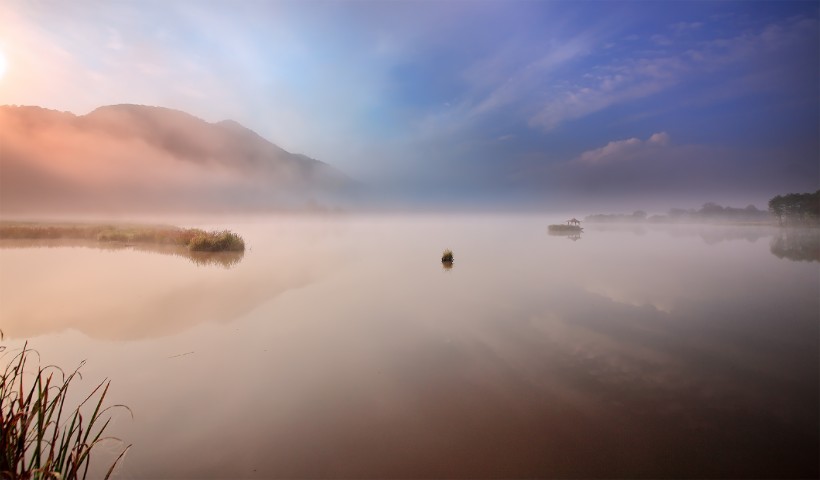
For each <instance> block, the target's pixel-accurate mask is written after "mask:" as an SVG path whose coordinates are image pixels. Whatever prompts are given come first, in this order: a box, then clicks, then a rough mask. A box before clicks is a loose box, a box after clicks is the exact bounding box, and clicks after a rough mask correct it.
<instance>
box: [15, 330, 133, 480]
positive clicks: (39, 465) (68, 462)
mask: <svg viewBox="0 0 820 480" xmlns="http://www.w3.org/2000/svg"><path fill="white" fill-rule="evenodd" d="M0 336H2V332H0ZM0 359H3V360H5V366H4V367H3V370H2V373H0V478H2V479H27V480H28V479H32V480H40V479H43V480H45V479H66V480H76V479H85V478H86V477H87V476H88V473H89V467H90V465H91V453H92V451H95V449H96V447H97V446H99V445H100V444H102V443H103V442H116V443H118V444H119V445H122V442H121V441H120V440H118V439H115V438H112V437H107V436H105V431H106V429H107V427H108V425H109V423H110V422H111V413H112V409H114V408H120V409H125V410H128V408H127V407H125V406H122V405H111V406H107V405H106V403H105V398H106V395H107V394H108V388H109V384H110V383H109V381H107V380H106V381H103V382H101V383H99V384H98V385H97V386H96V387H95V388H94V389H93V390H92V391H91V393H89V394H88V395H87V396H84V397H83V398H84V400H83V401H82V402H80V404H79V405H77V406H76V407H72V406H70V405H71V400H70V398H72V397H70V396H69V387H70V386H71V385H72V384H74V383H76V381H77V380H79V379H80V378H81V375H80V367H82V364H81V365H80V367H78V368H77V369H75V370H73V371H71V372H70V373H66V372H64V371H63V370H61V369H60V368H58V367H55V366H53V365H49V366H46V367H43V366H41V365H39V361H38V360H39V356H38V355H37V353H36V352H35V351H33V350H31V349H29V348H28V344H27V343H26V344H25V345H24V346H23V348H22V350H21V351H19V352H17V353H13V352H11V351H5V347H0ZM33 362H37V363H38V365H36V366H31V364H32V363H33ZM129 448H130V446H123V447H122V448H121V450H120V453H119V455H118V456H117V457H116V458H115V460H114V461H113V463H112V464H111V465H110V466H109V467H108V469H107V472H106V474H105V477H104V478H106V479H107V478H109V477H110V476H111V474H112V473H113V471H114V468H115V467H116V466H117V464H118V463H119V461H120V460H121V459H122V458H123V456H124V455H125V452H126V451H127V450H128V449H129Z"/></svg>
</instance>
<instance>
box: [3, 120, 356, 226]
mask: <svg viewBox="0 0 820 480" xmlns="http://www.w3.org/2000/svg"><path fill="white" fill-rule="evenodd" d="M356 188H357V185H356V182H354V181H353V180H351V179H350V178H348V177H347V176H345V175H344V174H343V173H341V172H340V171H338V170H336V169H334V168H333V167H331V166H329V165H327V164H326V163H323V162H320V161H318V160H315V159H312V158H310V157H307V156H305V155H301V154H294V153H290V152H287V151H285V150H284V149H282V148H280V147H278V146H277V145H274V144H273V143H271V142H269V141H267V140H265V139H264V138H263V137H261V136H260V135H258V134H257V133H255V132H254V131H252V130H249V129H248V128H245V127H244V126H242V125H240V124H239V123H237V122H235V121H232V120H225V121H222V122H217V123H209V122H206V121H204V120H202V119H200V118H197V117H195V116H193V115H190V114H188V113H185V112H181V111H178V110H172V109H168V108H161V107H149V106H143V105H111V106H105V107H100V108H98V109H96V110H94V111H93V112H91V113H89V114H87V115H79V116H78V115H74V114H72V113H68V112H58V111H54V110H48V109H44V108H40V107H25V106H0V211H3V212H29V211H52V210H57V211H69V210H75V211H87V210H88V211H95V210H110V209H126V210H142V211H155V210H201V211H213V210H238V209H281V208H298V207H299V206H301V205H305V204H310V205H315V204H317V203H322V204H329V203H333V202H335V201H336V200H338V199H339V198H343V197H344V196H345V195H347V194H350V193H351V192H353V191H354V190H356Z"/></svg>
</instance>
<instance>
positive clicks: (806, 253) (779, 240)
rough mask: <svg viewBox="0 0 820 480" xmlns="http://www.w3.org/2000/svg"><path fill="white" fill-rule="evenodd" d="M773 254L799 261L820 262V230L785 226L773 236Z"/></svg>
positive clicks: (771, 248)
mask: <svg viewBox="0 0 820 480" xmlns="http://www.w3.org/2000/svg"><path fill="white" fill-rule="evenodd" d="M769 248H770V250H771V252H772V255H774V256H776V257H777V258H785V259H788V260H793V261H797V262H803V261H805V262H820V230H818V229H814V228H813V229H797V228H795V229H793V228H784V229H782V230H781V231H780V233H779V234H778V235H776V236H775V237H774V238H772V241H771V244H770V247H769Z"/></svg>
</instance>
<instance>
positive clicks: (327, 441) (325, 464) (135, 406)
mask: <svg viewBox="0 0 820 480" xmlns="http://www.w3.org/2000/svg"><path fill="white" fill-rule="evenodd" d="M563 219H564V217H551V216H536V215H533V216H526V215H521V216H503V215H496V216H480V215H463V216H455V215H454V216H444V215H442V216H424V215H403V216H388V215H384V216H378V215H371V216H356V215H350V216H344V215H338V216H328V217H321V216H313V217H299V216H271V217H247V218H240V219H237V220H232V221H225V220H223V219H218V218H217V219H214V218H211V219H204V220H203V219H193V220H191V219H183V220H182V221H181V222H180V221H176V222H173V221H172V222H171V223H176V224H178V225H181V226H196V227H202V228H230V229H232V230H234V231H236V232H237V233H240V234H241V235H242V236H243V237H244V238H245V240H246V244H247V245H248V250H247V251H246V252H245V254H244V256H241V257H238V258H228V259H224V260H219V259H217V260H213V261H212V260H210V259H197V258H191V257H186V256H185V255H184V254H168V253H169V252H163V251H151V250H150V249H134V248H96V247H94V246H92V245H83V244H72V243H70V242H64V243H59V242H41V243H36V242H20V241H16V242H14V241H3V242H0V328H2V330H3V331H4V332H5V335H6V339H5V341H4V344H5V345H7V346H8V347H9V348H19V347H21V346H22V344H23V342H24V341H26V340H27V341H28V342H29V346H30V347H32V348H34V349H36V350H37V351H38V352H39V353H40V356H41V358H42V362H43V363H44V364H47V363H54V364H57V365H60V366H63V367H64V368H71V367H73V366H76V365H77V364H79V363H80V362H81V361H82V360H84V359H85V360H87V361H88V362H87V364H86V365H85V366H84V367H83V369H82V372H83V374H84V378H83V380H82V382H80V383H79V384H78V385H77V386H75V387H73V388H80V389H89V390H90V388H92V387H93V385H94V384H95V382H98V381H100V380H102V379H103V378H110V379H111V381H112V385H111V390H110V392H109V398H108V400H109V402H110V403H122V404H125V405H128V406H129V407H130V408H131V410H132V411H133V413H134V417H133V419H132V418H131V417H130V416H129V415H128V414H127V413H125V412H123V411H119V412H117V413H115V415H114V421H113V423H112V427H111V431H110V432H109V433H111V434H112V435H115V436H117V437H120V438H122V439H123V440H124V441H126V442H127V443H130V444H133V448H132V449H131V450H130V451H129V452H128V454H127V455H126V457H125V459H124V461H123V462H122V464H121V465H120V467H119V469H118V471H117V477H119V478H271V477H287V478H317V477H332V478H377V477H378V478H384V477H390V478H399V477H401V478H410V477H436V478H440V477H448V478H453V477H492V478H499V477H505V478H510V477H562V478H567V477H584V478H589V477H618V478H623V477H628V478H635V477H671V476H674V477H685V478H690V477H764V478H770V477H798V478H812V477H816V476H817V475H818V447H819V446H820V444H819V443H818V431H820V419H819V418H818V405H820V402H819V400H820V397H819V391H820V389H819V388H818V379H819V378H820V367H818V355H819V354H820V348H819V347H818V339H819V338H820V327H819V325H820V304H819V302H820V300H819V298H820V295H819V293H820V274H819V273H820V272H819V270H818V266H820V263H818V261H820V258H818V257H819V256H820V248H818V240H817V239H818V234H817V233H816V232H813V233H812V232H800V231H789V232H785V233H784V232H781V231H780V230H778V229H777V228H773V227H751V226H699V225H675V226H660V225H658V226H650V225H637V226H620V225H600V226H596V225H587V226H586V228H585V231H584V233H583V234H582V235H581V236H580V238H575V237H567V236H554V235H549V234H548V233H547V225H548V224H550V223H554V222H555V221H560V220H563ZM446 248H450V249H452V250H453V252H454V256H455V262H454V264H453V266H452V268H450V269H447V268H443V266H442V264H441V262H440V255H441V252H442V251H443V250H444V249H446ZM170 253H173V252H170ZM106 448H109V447H104V448H103V450H105V449H106ZM113 448H114V446H111V447H110V449H113ZM107 451H108V450H106V452H107ZM111 451H113V450H111ZM105 455H106V453H105V452H103V453H102V454H101V455H100V456H99V457H98V458H97V460H102V459H103V457H105Z"/></svg>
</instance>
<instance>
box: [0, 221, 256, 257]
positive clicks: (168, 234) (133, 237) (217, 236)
mask: <svg viewBox="0 0 820 480" xmlns="http://www.w3.org/2000/svg"><path fill="white" fill-rule="evenodd" d="M0 239H19V240H37V239H50V240H56V239H69V240H87V241H97V242H104V243H120V244H151V245H175V246H181V247H185V248H187V249H188V250H190V251H192V252H242V251H244V250H245V241H244V240H243V239H242V237H240V236H239V235H237V234H236V233H233V232H231V231H230V230H221V231H210V232H209V231H205V230H200V229H198V228H179V227H174V226H167V225H115V224H77V223H34V222H2V223H0Z"/></svg>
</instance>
